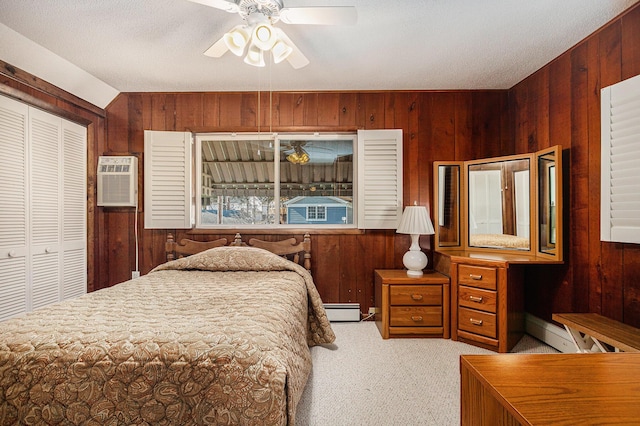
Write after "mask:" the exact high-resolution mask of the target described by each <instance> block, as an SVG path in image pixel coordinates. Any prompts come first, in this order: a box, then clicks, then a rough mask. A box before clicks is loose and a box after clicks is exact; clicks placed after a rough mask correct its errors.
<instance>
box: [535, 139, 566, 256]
mask: <svg viewBox="0 0 640 426" xmlns="http://www.w3.org/2000/svg"><path fill="white" fill-rule="evenodd" d="M536 156H537V163H538V252H539V253H542V254H545V255H549V256H554V257H555V256H556V255H557V254H558V253H559V254H560V255H561V254H562V235H561V234H560V235H558V234H559V232H561V231H559V230H561V229H562V214H559V212H562V205H561V204H562V185H561V183H562V182H561V178H559V176H562V159H561V156H562V151H561V150H560V149H559V147H557V146H555V147H553V148H549V149H547V150H544V151H540V152H538V153H537V154H536Z"/></svg>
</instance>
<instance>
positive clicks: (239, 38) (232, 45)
mask: <svg viewBox="0 0 640 426" xmlns="http://www.w3.org/2000/svg"><path fill="white" fill-rule="evenodd" d="M250 36H251V33H250V32H249V30H248V29H247V28H246V27H244V26H242V25H238V26H236V27H235V28H233V29H232V30H231V31H229V32H228V33H226V34H225V35H224V36H223V40H224V43H225V44H226V45H227V47H228V48H229V50H230V51H231V53H233V54H234V55H236V56H242V53H244V48H245V47H246V45H247V43H249V37H250Z"/></svg>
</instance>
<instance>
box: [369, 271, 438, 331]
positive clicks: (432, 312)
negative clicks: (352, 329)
mask: <svg viewBox="0 0 640 426" xmlns="http://www.w3.org/2000/svg"><path fill="white" fill-rule="evenodd" d="M374 274H375V300H376V309H375V310H376V314H375V319H376V325H377V326H378V330H379V331H380V334H381V335H382V337H383V338H384V339H388V338H390V337H443V338H449V333H450V327H449V316H450V315H449V306H450V296H449V277H447V276H445V275H443V274H441V273H439V272H435V271H430V272H425V273H424V274H423V275H422V276H421V277H409V276H407V271H406V270H403V269H382V270H376V271H375V273H374Z"/></svg>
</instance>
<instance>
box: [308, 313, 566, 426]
mask: <svg viewBox="0 0 640 426" xmlns="http://www.w3.org/2000/svg"><path fill="white" fill-rule="evenodd" d="M332 327H333V329H334V331H335V333H336V341H335V343H334V344H333V345H327V346H316V347H313V348H311V354H312V357H313V371H312V373H311V376H310V377H309V381H308V383H307V386H306V388H305V391H304V394H303V395H302V398H301V400H300V403H299V405H298V409H297V412H296V424H297V425H299V426H359V425H376V426H387V425H389V426H395V425H403V426H404V425H406V426H419V425H433V426H448V425H459V424H460V364H459V363H460V361H459V358H460V355H463V354H494V352H491V351H488V350H485V349H481V348H477V347H475V346H471V345H468V344H465V343H461V342H455V341H452V340H450V339H437V338H436V339H434V338H428V339H388V340H383V339H382V337H380V333H378V329H377V328H376V325H375V322H371V321H365V322H359V323H332ZM512 352H513V353H556V352H557V351H556V350H555V349H554V348H552V347H550V346H547V345H546V344H544V343H542V342H540V341H538V340H537V339H535V338H533V337H531V336H529V335H525V336H524V337H523V338H522V340H520V342H519V343H518V344H517V345H516V346H515V347H514V349H513V351H512Z"/></svg>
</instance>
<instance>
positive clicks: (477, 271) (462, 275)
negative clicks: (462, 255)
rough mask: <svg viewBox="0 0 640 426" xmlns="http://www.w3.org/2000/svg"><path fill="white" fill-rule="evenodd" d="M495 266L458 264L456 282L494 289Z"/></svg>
mask: <svg viewBox="0 0 640 426" xmlns="http://www.w3.org/2000/svg"><path fill="white" fill-rule="evenodd" d="M496 275H497V271H496V268H486V267H483V266H472V265H458V283H459V284H464V285H468V286H471V287H478V288H486V289H488V290H495V289H496Z"/></svg>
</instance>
